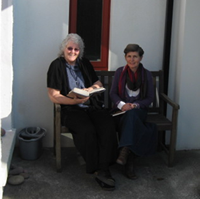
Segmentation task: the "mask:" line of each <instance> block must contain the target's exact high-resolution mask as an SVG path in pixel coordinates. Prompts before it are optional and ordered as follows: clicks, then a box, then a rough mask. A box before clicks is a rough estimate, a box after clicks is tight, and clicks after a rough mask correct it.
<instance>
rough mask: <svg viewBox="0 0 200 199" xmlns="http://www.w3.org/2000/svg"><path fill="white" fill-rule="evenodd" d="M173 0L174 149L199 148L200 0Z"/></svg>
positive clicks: (172, 78)
mask: <svg viewBox="0 0 200 199" xmlns="http://www.w3.org/2000/svg"><path fill="white" fill-rule="evenodd" d="M174 2H175V5H174V21H173V37H172V48H171V63H170V85H169V95H170V96H171V97H172V98H174V99H175V100H176V101H177V102H178V103H179V104H180V111H179V119H178V137H177V149H199V148H200V122H199V114H200V106H199V102H200V93H199V85H200V78H199V74H200V67H199V63H200V56H199V52H200V39H199V35H200V25H199V22H198V21H199V18H200V13H199V8H200V1H199V0H191V1H186V0H182V1H174Z"/></svg>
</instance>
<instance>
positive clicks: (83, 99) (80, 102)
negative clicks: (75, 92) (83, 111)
mask: <svg viewBox="0 0 200 199" xmlns="http://www.w3.org/2000/svg"><path fill="white" fill-rule="evenodd" d="M89 98H90V97H84V98H77V97H76V98H74V100H75V101H76V102H75V103H76V104H84V103H85V102H87V101H88V100H89Z"/></svg>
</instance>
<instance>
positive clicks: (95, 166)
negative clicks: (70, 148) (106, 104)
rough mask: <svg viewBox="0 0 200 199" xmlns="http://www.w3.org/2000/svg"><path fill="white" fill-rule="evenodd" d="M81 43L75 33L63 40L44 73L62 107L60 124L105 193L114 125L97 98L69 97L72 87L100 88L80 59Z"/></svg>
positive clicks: (114, 144) (112, 156) (110, 185)
mask: <svg viewBox="0 0 200 199" xmlns="http://www.w3.org/2000/svg"><path fill="white" fill-rule="evenodd" d="M83 53H84V43H83V40H82V39H81V37H80V36H79V35H77V34H73V33H71V34H68V35H67V37H66V38H65V39H64V40H63V42H62V45H61V50H60V53H59V57H58V58H57V59H55V60H54V61H53V62H52V63H51V64H50V67H49V70H48V73H47V87H48V95H49V98H50V99H51V101H52V102H54V103H58V104H61V118H62V124H63V125H65V126H67V127H68V128H69V130H70V132H71V133H72V135H73V139H74V144H75V146H76V148H77V149H78V151H79V152H80V154H81V155H82V157H83V158H84V160H85V162H86V172H87V173H95V174H96V176H95V179H96V181H97V182H98V183H99V185H100V186H101V187H102V188H103V189H106V190H114V188H115V180H114V179H113V178H112V176H111V173H110V170H109V165H110V164H111V163H114V162H115V160H116V149H117V140H116V132H115V125H114V122H113V119H112V117H111V115H110V114H109V112H108V111H107V110H105V109H104V108H103V104H102V100H101V99H100V96H98V95H94V96H91V97H85V98H79V97H78V96H74V97H68V96H67V95H68V93H69V92H70V91H71V90H72V89H73V88H75V87H78V88H81V89H84V90H88V91H91V90H93V89H95V88H100V87H102V83H101V82H100V81H99V79H98V77H97V75H96V73H95V71H94V68H93V66H92V65H91V63H90V62H89V60H87V59H86V58H83Z"/></svg>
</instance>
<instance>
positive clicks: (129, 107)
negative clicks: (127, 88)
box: [122, 103, 135, 111]
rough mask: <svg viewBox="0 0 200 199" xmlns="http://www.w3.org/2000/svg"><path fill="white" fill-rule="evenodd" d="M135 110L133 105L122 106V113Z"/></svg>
mask: <svg viewBox="0 0 200 199" xmlns="http://www.w3.org/2000/svg"><path fill="white" fill-rule="evenodd" d="M133 108H135V106H133V104H132V103H126V104H124V106H122V111H128V110H131V109H133Z"/></svg>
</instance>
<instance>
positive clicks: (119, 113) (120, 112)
mask: <svg viewBox="0 0 200 199" xmlns="http://www.w3.org/2000/svg"><path fill="white" fill-rule="evenodd" d="M125 112H126V111H122V110H119V109H118V110H115V111H113V112H111V115H112V116H113V117H114V116H117V115H121V114H124V113H125Z"/></svg>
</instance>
